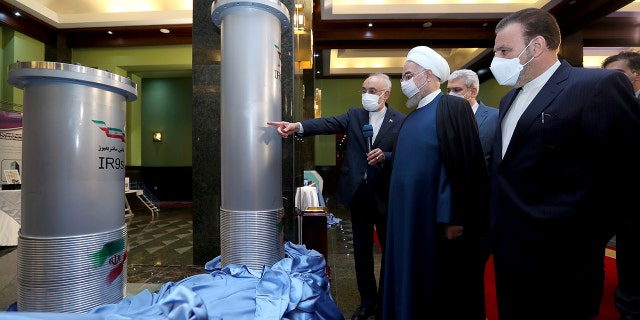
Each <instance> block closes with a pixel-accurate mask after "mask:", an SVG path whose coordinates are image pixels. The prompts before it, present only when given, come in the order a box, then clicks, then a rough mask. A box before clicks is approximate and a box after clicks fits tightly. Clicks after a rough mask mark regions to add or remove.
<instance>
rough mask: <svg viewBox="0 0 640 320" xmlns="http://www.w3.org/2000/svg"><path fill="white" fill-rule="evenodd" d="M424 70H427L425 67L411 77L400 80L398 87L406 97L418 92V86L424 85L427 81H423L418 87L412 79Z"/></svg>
mask: <svg viewBox="0 0 640 320" xmlns="http://www.w3.org/2000/svg"><path fill="white" fill-rule="evenodd" d="M425 71H427V70H426V69H424V70H422V71H420V72H419V73H417V74H415V75H413V77H411V79H409V80H406V81H400V87H401V89H402V93H404V95H405V96H407V98H409V99H411V97H413V96H415V95H416V94H418V92H420V88H422V87H424V86H425V85H426V84H427V83H426V82H425V83H424V84H423V85H422V86H420V88H418V86H416V83H415V82H414V79H415V78H416V77H417V76H418V75H421V74H423V73H424V72H425Z"/></svg>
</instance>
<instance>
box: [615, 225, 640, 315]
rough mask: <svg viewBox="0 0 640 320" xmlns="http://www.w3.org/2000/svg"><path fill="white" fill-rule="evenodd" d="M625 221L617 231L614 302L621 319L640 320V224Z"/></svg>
mask: <svg viewBox="0 0 640 320" xmlns="http://www.w3.org/2000/svg"><path fill="white" fill-rule="evenodd" d="M639 220H640V219H638V218H636V217H633V218H629V219H625V220H624V221H622V222H621V223H620V224H618V228H617V231H616V269H617V272H618V287H617V289H616V292H615V296H614V300H615V304H616V308H617V309H618V312H619V313H620V319H623V320H631V319H633V320H638V319H640V230H639V228H640V223H639Z"/></svg>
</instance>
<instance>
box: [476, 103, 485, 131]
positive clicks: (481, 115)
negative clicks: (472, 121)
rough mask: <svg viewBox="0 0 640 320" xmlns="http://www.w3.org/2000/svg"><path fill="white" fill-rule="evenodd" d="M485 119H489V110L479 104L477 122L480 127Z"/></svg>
mask: <svg viewBox="0 0 640 320" xmlns="http://www.w3.org/2000/svg"><path fill="white" fill-rule="evenodd" d="M485 119H487V110H485V109H483V108H482V106H481V105H479V104H478V110H476V123H478V128H480V126H482V123H483V122H484V120H485Z"/></svg>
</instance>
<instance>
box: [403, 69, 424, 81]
mask: <svg viewBox="0 0 640 320" xmlns="http://www.w3.org/2000/svg"><path fill="white" fill-rule="evenodd" d="M425 71H427V69H424V70H422V71H420V72H418V73H417V74H413V72H411V71H407V72H405V73H404V74H403V75H402V79H400V82H405V81H409V80H411V79H413V77H415V76H418V75H421V74H423V73H425Z"/></svg>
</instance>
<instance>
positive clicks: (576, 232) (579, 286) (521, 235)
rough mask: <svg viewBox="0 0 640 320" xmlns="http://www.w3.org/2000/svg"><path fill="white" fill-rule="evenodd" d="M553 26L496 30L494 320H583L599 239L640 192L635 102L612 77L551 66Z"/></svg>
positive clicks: (534, 18) (537, 18) (518, 16)
mask: <svg viewBox="0 0 640 320" xmlns="http://www.w3.org/2000/svg"><path fill="white" fill-rule="evenodd" d="M560 42H561V36H560V28H559V26H558V24H557V21H556V20H555V18H554V17H553V16H552V15H551V14H550V13H548V12H546V11H544V10H541V9H534V8H530V9H524V10H521V11H518V12H515V13H513V14H511V15H508V16H506V17H505V18H503V19H502V20H501V21H500V22H499V23H498V25H497V26H496V39H495V45H494V48H493V49H494V52H495V57H494V60H493V61H492V63H491V67H490V68H491V72H492V73H493V75H494V76H495V78H496V80H497V81H498V83H499V84H501V85H508V86H513V87H514V89H513V90H511V91H509V92H508V93H507V94H506V95H505V96H504V97H503V98H502V100H501V101H500V108H499V110H500V111H499V113H500V114H499V122H498V123H499V127H498V133H497V136H496V142H495V144H494V147H493V150H494V155H493V160H492V167H491V179H492V181H491V182H492V183H491V185H492V192H491V207H490V208H491V210H490V213H491V231H492V232H491V233H490V241H491V243H492V249H493V257H494V265H495V275H496V291H497V298H498V316H499V318H500V320H512V319H517V320H527V319H536V320H537V319H546V320H548V319H572V320H580V319H589V318H591V317H592V315H593V314H592V312H593V303H594V301H593V300H594V299H593V296H592V294H593V289H592V287H593V281H591V279H592V278H593V277H594V276H596V275H597V274H598V273H599V272H601V270H602V263H603V262H602V259H603V252H602V238H603V237H604V234H605V233H606V232H608V230H607V228H606V226H607V225H608V224H609V223H610V221H612V220H613V219H617V217H616V216H617V215H620V214H625V213H626V212H627V210H635V208H637V203H636V201H635V199H636V198H637V196H638V194H640V189H639V187H638V183H637V182H638V180H639V179H640V166H638V163H640V156H639V152H638V145H639V144H640V105H639V104H638V102H637V101H636V98H635V96H634V95H633V89H632V87H631V82H630V81H629V79H627V78H626V76H625V75H624V74H622V73H621V72H614V71H609V70H602V69H583V68H574V67H572V66H571V65H570V64H569V63H568V62H566V61H560V60H558V51H559V47H560Z"/></svg>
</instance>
